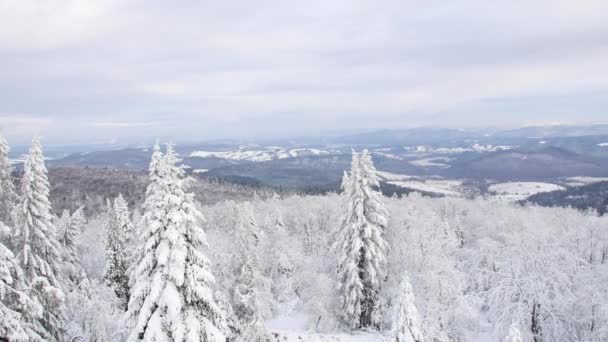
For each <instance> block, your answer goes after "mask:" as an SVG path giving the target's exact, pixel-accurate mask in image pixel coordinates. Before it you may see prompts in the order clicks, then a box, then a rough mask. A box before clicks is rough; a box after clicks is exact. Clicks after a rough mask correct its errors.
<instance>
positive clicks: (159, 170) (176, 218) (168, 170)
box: [128, 146, 227, 342]
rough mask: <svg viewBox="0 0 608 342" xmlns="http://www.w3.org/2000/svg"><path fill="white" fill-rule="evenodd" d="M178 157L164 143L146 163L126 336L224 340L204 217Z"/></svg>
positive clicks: (209, 341)
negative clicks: (156, 156) (157, 154)
mask: <svg viewBox="0 0 608 342" xmlns="http://www.w3.org/2000/svg"><path fill="white" fill-rule="evenodd" d="M152 162H153V163H154V162H155V160H154V159H153V160H152ZM177 162H178V159H177V157H176V155H175V152H174V151H173V148H172V147H170V146H169V147H168V148H167V152H166V154H165V156H164V157H163V158H162V159H160V160H156V164H155V165H154V164H153V165H151V167H150V174H151V177H150V185H149V186H148V189H147V192H146V203H145V206H144V207H145V209H146V211H145V213H144V221H145V227H144V230H143V232H142V237H141V241H140V243H143V244H144V248H143V251H142V252H143V253H142V256H141V259H140V260H139V262H138V265H137V267H136V269H135V273H134V286H133V289H132V295H131V298H130V300H129V307H128V315H129V317H130V318H131V320H132V329H131V333H130V335H129V338H128V341H176V342H181V341H188V342H190V341H192V342H199V341H200V342H220V341H221V342H225V341H226V336H225V333H226V330H227V328H226V322H225V318H224V315H223V313H222V312H221V310H220V308H219V306H218V305H217V304H216V302H215V300H214V298H213V291H212V290H211V286H212V284H213V283H214V281H215V279H214V277H213V275H212V274H211V269H210V268H211V267H210V263H209V260H208V259H207V257H206V256H205V254H204V253H203V251H202V249H203V248H205V247H206V245H207V242H206V234H205V232H204V230H203V229H202V227H201V222H202V220H203V216H202V214H201V213H200V212H199V211H198V209H196V207H195V205H194V196H193V194H191V193H187V192H186V191H185V185H184V175H183V170H182V169H180V168H179V167H178V166H177V165H176V164H177ZM152 175H153V176H152Z"/></svg>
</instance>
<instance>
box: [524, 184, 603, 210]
mask: <svg viewBox="0 0 608 342" xmlns="http://www.w3.org/2000/svg"><path fill="white" fill-rule="evenodd" d="M525 202H529V203H535V204H538V205H542V206H545V207H572V208H576V209H580V210H586V209H595V210H597V211H598V213H600V214H605V213H606V212H607V210H608V182H598V183H593V184H588V185H583V186H576V187H571V188H568V189H566V190H562V191H552V192H545V193H539V194H536V195H533V196H530V197H529V198H528V199H527V200H526V201H525Z"/></svg>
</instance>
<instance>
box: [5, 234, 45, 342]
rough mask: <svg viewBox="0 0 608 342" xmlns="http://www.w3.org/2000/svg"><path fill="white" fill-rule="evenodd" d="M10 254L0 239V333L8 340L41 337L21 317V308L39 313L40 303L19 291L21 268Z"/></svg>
mask: <svg viewBox="0 0 608 342" xmlns="http://www.w3.org/2000/svg"><path fill="white" fill-rule="evenodd" d="M9 232H10V230H9V228H8V227H7V226H6V225H4V224H3V223H2V222H0V236H2V237H3V238H4V237H6V235H7V234H9ZM14 258H15V257H14V254H13V253H12V252H11V251H10V250H9V249H8V248H7V247H6V246H5V245H4V244H2V243H0V336H2V337H4V338H6V339H8V340H9V341H28V340H34V341H35V340H42V338H41V337H40V336H39V335H38V334H36V333H35V332H34V331H32V330H31V326H30V324H28V323H27V322H26V321H25V319H24V318H23V315H22V312H28V313H30V315H31V316H32V317H39V316H40V315H41V314H42V307H40V305H38V304H37V303H35V302H34V301H33V300H32V299H31V298H30V297H29V295H28V293H27V292H25V291H23V289H24V288H26V285H25V283H24V276H23V271H22V270H21V268H20V267H19V264H18V263H17V262H16V261H15V259H14Z"/></svg>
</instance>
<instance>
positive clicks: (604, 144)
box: [597, 142, 608, 147]
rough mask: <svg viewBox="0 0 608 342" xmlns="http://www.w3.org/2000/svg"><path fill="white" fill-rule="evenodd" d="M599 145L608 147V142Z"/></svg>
mask: <svg viewBox="0 0 608 342" xmlns="http://www.w3.org/2000/svg"><path fill="white" fill-rule="evenodd" d="M597 146H599V147H608V142H605V143H599V144H597Z"/></svg>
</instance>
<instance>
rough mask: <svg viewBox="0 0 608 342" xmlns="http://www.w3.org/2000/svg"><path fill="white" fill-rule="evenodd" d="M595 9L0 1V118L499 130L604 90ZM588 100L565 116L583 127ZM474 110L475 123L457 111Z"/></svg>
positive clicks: (227, 130)
mask: <svg viewBox="0 0 608 342" xmlns="http://www.w3.org/2000/svg"><path fill="white" fill-rule="evenodd" d="M607 10H608V3H607V2H605V1H595V0H589V1H585V2H572V1H565V0H556V1H536V2H524V1H512V2H509V3H505V4H498V3H496V2H486V1H480V0H476V1H473V0H470V1H459V2H444V1H434V0H433V1H426V2H424V3H421V2H409V1H393V0H386V1H371V0H370V1H346V0H339V1H305V2H303V1H301V2H291V1H274V0H273V1H255V2H249V1H230V0H229V1H222V2H217V1H202V2H191V1H176V2H170V3H168V2H162V1H143V0H128V1H118V0H100V1H86V0H85V1H76V2H74V1H60V0H53V1H48V2H43V3H39V2H29V3H28V2H23V1H15V0H0V21H2V22H3V25H1V26H0V44H1V45H0V46H2V52H3V53H2V54H0V72H1V73H2V74H3V75H4V77H3V78H2V79H0V100H1V101H0V112H1V111H4V112H35V113H39V115H40V116H41V117H48V118H52V119H53V121H54V122H59V123H61V122H64V123H66V124H69V125H70V126H72V127H73V129H71V130H70V131H69V132H70V134H82V136H83V137H87V136H88V134H89V133H91V132H90V129H91V127H97V128H104V130H98V131H99V132H100V133H99V134H102V133H103V132H105V131H106V130H111V129H121V131H126V129H128V128H133V127H139V128H140V130H138V131H144V130H149V131H148V132H152V131H153V130H154V133H156V132H158V131H162V130H163V129H164V130H165V131H164V132H165V133H166V134H173V135H175V136H181V135H182V134H183V132H191V131H194V129H193V126H197V125H200V129H199V130H198V131H196V134H197V136H198V135H199V134H218V135H221V134H223V135H226V136H230V135H237V134H240V133H242V132H243V131H249V132H251V131H254V132H255V131H264V132H269V133H272V132H275V133H276V132H283V131H284V130H285V129H286V126H288V125H289V124H290V123H293V122H296V121H298V120H300V119H299V118H298V115H300V116H302V115H303V116H305V118H303V119H302V121H304V124H301V125H298V127H295V128H293V129H301V130H310V129H312V128H314V126H312V125H313V124H316V125H320V126H323V127H326V128H328V129H332V130H333V129H337V128H342V127H346V126H349V127H348V128H363V127H370V126H374V125H398V126H406V125H424V124H427V123H431V124H432V123H435V122H434V121H431V119H430V118H434V119H433V120H436V121H437V122H440V123H462V124H465V125H466V124H469V123H479V121H480V120H481V121H483V122H486V123H488V124H494V123H502V122H506V121H508V120H518V119H517V118H516V117H509V116H505V115H503V114H504V111H505V110H506V107H504V103H505V101H506V102H508V101H509V100H510V99H519V98H528V97H538V98H539V100H538V101H543V100H542V97H547V98H548V99H549V98H551V97H552V96H569V97H576V98H578V99H579V100H577V101H573V103H582V102H584V101H580V99H582V98H584V97H585V96H587V95H585V94H589V93H594V94H595V93H607V92H608V74H606V73H602V72H601V70H602V69H603V67H604V64H605V60H607V59H608V48H606V47H607V46H608V22H606V21H605V20H604V19H605V18H604V14H605V13H606V12H607ZM2 90H6V91H2ZM495 99H503V100H504V101H494V100H495ZM601 104H603V103H600V104H599V105H598V104H595V105H594V106H585V107H584V108H580V109H581V110H580V112H579V113H578V115H579V117H578V118H579V119H580V120H594V119H596V118H597V116H598V115H600V114H599V113H600V109H601V108H600V105H601ZM500 106H503V107H500ZM478 107H479V108H483V110H484V112H485V114H484V115H483V116H480V115H469V114H467V110H468V109H470V108H478ZM541 107H542V108H543V111H538V112H536V113H535V114H534V115H537V116H538V117H536V118H531V119H530V120H536V119H538V120H539V121H556V120H557V121H564V120H566V119H569V118H567V117H552V115H554V113H555V112H557V111H558V110H557V109H559V108H556V107H555V104H554V103H552V102H551V100H547V101H546V102H544V103H543V104H542V106H541ZM554 109H556V110H555V111H554ZM574 109H576V108H574ZM82 113H87V114H82ZM562 115H568V114H567V113H565V112H564V113H563V114H562ZM75 116H78V118H77V120H73V119H72V118H74V117H75ZM114 118H120V120H115V119H114ZM123 118H124V119H123ZM311 118H314V120H311ZM346 118H351V120H345V119H346ZM74 121H75V122H74ZM171 121H173V122H174V124H173V125H171V126H169V125H164V124H163V125H153V124H146V125H141V123H155V122H163V123H165V122H171ZM91 123H93V124H91ZM138 123H139V124H140V125H137V124H138ZM509 123H514V122H509ZM239 125H242V127H240V126H239ZM75 126H78V127H84V128H83V129H77V128H76V127H75ZM87 129H88V130H87ZM239 129H240V131H239ZM169 130H173V131H169ZM92 133H95V132H92ZM189 134H194V133H189Z"/></svg>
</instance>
